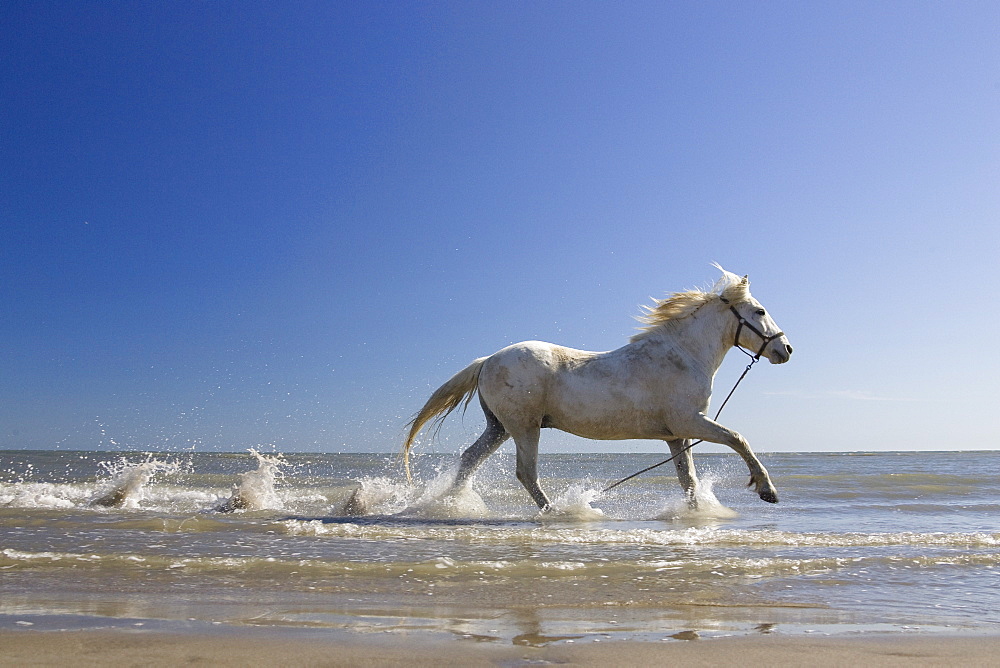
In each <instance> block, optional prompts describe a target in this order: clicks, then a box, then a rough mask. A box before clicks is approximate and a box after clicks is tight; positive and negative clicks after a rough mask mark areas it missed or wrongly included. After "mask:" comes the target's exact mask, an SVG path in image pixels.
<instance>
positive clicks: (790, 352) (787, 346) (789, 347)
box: [785, 343, 792, 355]
mask: <svg viewBox="0 0 1000 668" xmlns="http://www.w3.org/2000/svg"><path fill="white" fill-rule="evenodd" d="M785 350H786V351H788V354H789V355H791V354H792V347H791V346H790V345H788V344H787V343H786V344H785Z"/></svg>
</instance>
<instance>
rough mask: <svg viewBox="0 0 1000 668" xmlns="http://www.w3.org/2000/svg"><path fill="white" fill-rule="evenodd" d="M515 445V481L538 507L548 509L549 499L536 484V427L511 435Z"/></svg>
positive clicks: (537, 434)
mask: <svg viewBox="0 0 1000 668" xmlns="http://www.w3.org/2000/svg"><path fill="white" fill-rule="evenodd" d="M511 436H513V437H514V443H515V444H517V479H518V480H519V481H520V482H521V484H522V485H524V488H525V489H526V490H528V494H531V498H532V499H534V501H535V503H536V504H538V507H539V508H541V509H542V510H543V511H545V510H548V509H549V506H550V504H549V497H547V496H545V492H543V491H542V488H541V486H540V485H539V484H538V436H539V428H538V426H537V425H536V426H533V427H527V428H525V429H523V430H517V431H515V432H514V433H512V434H511Z"/></svg>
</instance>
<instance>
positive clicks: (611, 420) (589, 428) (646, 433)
mask: <svg viewBox="0 0 1000 668" xmlns="http://www.w3.org/2000/svg"><path fill="white" fill-rule="evenodd" d="M542 426H545V427H552V428H554V429H559V430H561V431H565V432H569V433H570V434H573V435H574V436H580V437H582V438H591V439H594V440H598V441H623V440H627V439H632V438H635V439H646V438H648V439H667V438H670V437H671V436H672V434H671V432H670V429H669V428H667V426H666V423H665V422H664V421H663V420H660V419H658V418H655V417H652V418H651V417H650V416H641V417H639V416H632V419H629V418H628V416H623V415H616V416H614V417H607V418H598V419H594V417H593V416H591V417H589V418H588V416H587V415H577V416H573V417H568V416H559V417H557V418H551V417H550V418H548V419H547V420H543V421H542Z"/></svg>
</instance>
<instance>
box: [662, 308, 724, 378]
mask: <svg viewBox="0 0 1000 668" xmlns="http://www.w3.org/2000/svg"><path fill="white" fill-rule="evenodd" d="M728 315H729V314H728V313H724V312H720V311H719V310H718V309H712V308H711V307H708V306H704V307H702V308H700V309H698V310H697V311H695V312H694V313H692V314H691V315H689V316H688V317H686V318H682V319H680V320H675V321H671V322H668V323H665V324H664V325H663V327H662V329H661V331H660V332H659V335H660V337H661V339H662V340H663V341H664V342H665V343H666V344H668V345H669V346H670V347H672V348H676V349H679V350H681V351H683V352H684V353H685V354H686V355H687V356H688V357H689V358H691V359H692V360H693V361H694V362H695V363H696V364H697V366H698V367H700V368H701V369H703V370H704V372H705V373H706V374H707V375H708V377H709V378H712V377H714V376H715V372H716V371H718V370H719V367H720V366H722V360H723V359H725V357H726V353H728V352H729V349H730V348H731V347H732V341H733V336H734V333H733V331H732V326H731V325H732V323H730V322H729V318H728V317H727V316H728Z"/></svg>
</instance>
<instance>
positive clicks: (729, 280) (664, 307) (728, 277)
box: [629, 263, 750, 342]
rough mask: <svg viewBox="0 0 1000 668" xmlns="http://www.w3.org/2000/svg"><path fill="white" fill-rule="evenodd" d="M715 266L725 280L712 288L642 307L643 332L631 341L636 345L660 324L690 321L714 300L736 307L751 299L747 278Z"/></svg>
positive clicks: (674, 295) (639, 316)
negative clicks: (682, 319) (686, 319)
mask: <svg viewBox="0 0 1000 668" xmlns="http://www.w3.org/2000/svg"><path fill="white" fill-rule="evenodd" d="M712 266H713V267H715V268H716V269H718V270H719V271H721V272H722V278H720V279H719V280H717V281H716V282H715V285H713V286H712V287H711V288H710V289H708V290H698V289H694V290H685V291H683V292H675V293H673V294H671V295H670V296H669V297H667V298H666V299H653V305H652V306H642V307H641V308H642V311H643V312H642V314H641V315H638V316H636V320H638V321H639V322H641V323H643V325H644V326H643V327H640V328H639V333H638V334H635V335H634V336H632V338H631V339H629V341H631V342H635V341H638V340H640V339H643V338H645V337H647V336H649V335H650V333H652V332H653V331H654V330H656V329H657V328H659V327H660V325H663V324H665V323H668V322H670V321H672V320H680V319H681V318H686V317H687V316H689V315H691V314H692V313H694V312H695V311H697V310H698V309H699V308H701V307H702V306H704V305H705V304H706V303H707V302H708V301H709V300H710V299H712V298H713V297H722V298H723V299H725V300H727V301H729V302H730V303H733V304H738V303H740V302H742V301H746V300H747V299H749V297H750V281H749V280H747V278H746V276H744V277H742V278H741V277H739V276H737V275H736V274H734V273H732V272H730V271H726V270H725V269H723V268H722V267H721V266H719V265H718V264H715V263H713V264H712Z"/></svg>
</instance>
